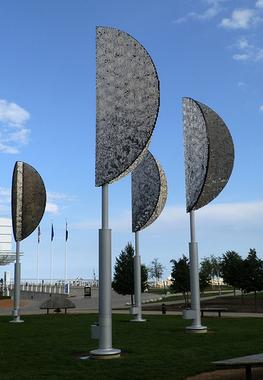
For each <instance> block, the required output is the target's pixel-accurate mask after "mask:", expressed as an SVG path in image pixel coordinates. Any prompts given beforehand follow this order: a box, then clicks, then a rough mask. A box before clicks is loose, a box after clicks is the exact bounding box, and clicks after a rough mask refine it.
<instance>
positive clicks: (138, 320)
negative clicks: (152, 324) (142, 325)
mask: <svg viewBox="0 0 263 380" xmlns="http://www.w3.org/2000/svg"><path fill="white" fill-rule="evenodd" d="M130 322H146V319H143V318H135V319H131V320H130Z"/></svg>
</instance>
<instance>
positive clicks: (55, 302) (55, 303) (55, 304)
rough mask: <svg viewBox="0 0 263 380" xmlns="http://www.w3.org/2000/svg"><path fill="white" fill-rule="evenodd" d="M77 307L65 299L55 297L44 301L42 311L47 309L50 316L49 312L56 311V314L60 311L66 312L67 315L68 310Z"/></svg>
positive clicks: (41, 306)
mask: <svg viewBox="0 0 263 380" xmlns="http://www.w3.org/2000/svg"><path fill="white" fill-rule="evenodd" d="M74 307H76V306H75V304H74V303H73V302H72V301H70V300H69V299H67V298H65V297H59V296H53V297H51V298H49V299H48V300H46V301H44V302H43V303H42V304H41V305H40V307H39V308H40V309H46V310H47V314H49V310H50V309H51V310H54V311H55V312H60V309H64V310H65V314H67V309H72V308H74Z"/></svg>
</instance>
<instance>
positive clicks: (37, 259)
mask: <svg viewBox="0 0 263 380" xmlns="http://www.w3.org/2000/svg"><path fill="white" fill-rule="evenodd" d="M37 284H39V242H38V243H37Z"/></svg>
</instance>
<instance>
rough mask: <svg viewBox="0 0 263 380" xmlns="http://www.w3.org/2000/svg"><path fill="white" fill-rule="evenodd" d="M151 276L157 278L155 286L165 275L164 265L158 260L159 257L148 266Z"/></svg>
mask: <svg viewBox="0 0 263 380" xmlns="http://www.w3.org/2000/svg"><path fill="white" fill-rule="evenodd" d="M148 271H149V274H150V277H151V278H153V279H154V280H155V286H156V284H157V282H159V281H160V279H161V278H162V275H163V271H164V266H163V265H162V264H161V263H160V262H159V261H158V259H157V258H155V259H153V261H152V262H151V266H150V267H149V268H148Z"/></svg>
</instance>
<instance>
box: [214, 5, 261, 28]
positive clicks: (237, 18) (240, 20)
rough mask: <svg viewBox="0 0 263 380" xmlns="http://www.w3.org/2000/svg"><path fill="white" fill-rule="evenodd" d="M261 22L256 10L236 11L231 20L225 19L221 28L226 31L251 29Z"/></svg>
mask: <svg viewBox="0 0 263 380" xmlns="http://www.w3.org/2000/svg"><path fill="white" fill-rule="evenodd" d="M258 21H259V17H258V15H257V13H256V11H255V10H254V9H248V8H247V9H235V10H234V11H233V12H232V15H231V18H223V20H222V21H221V23H220V26H221V27H223V28H225V29H249V28H250V27H251V26H252V25H254V24H255V23H257V22H258Z"/></svg>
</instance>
